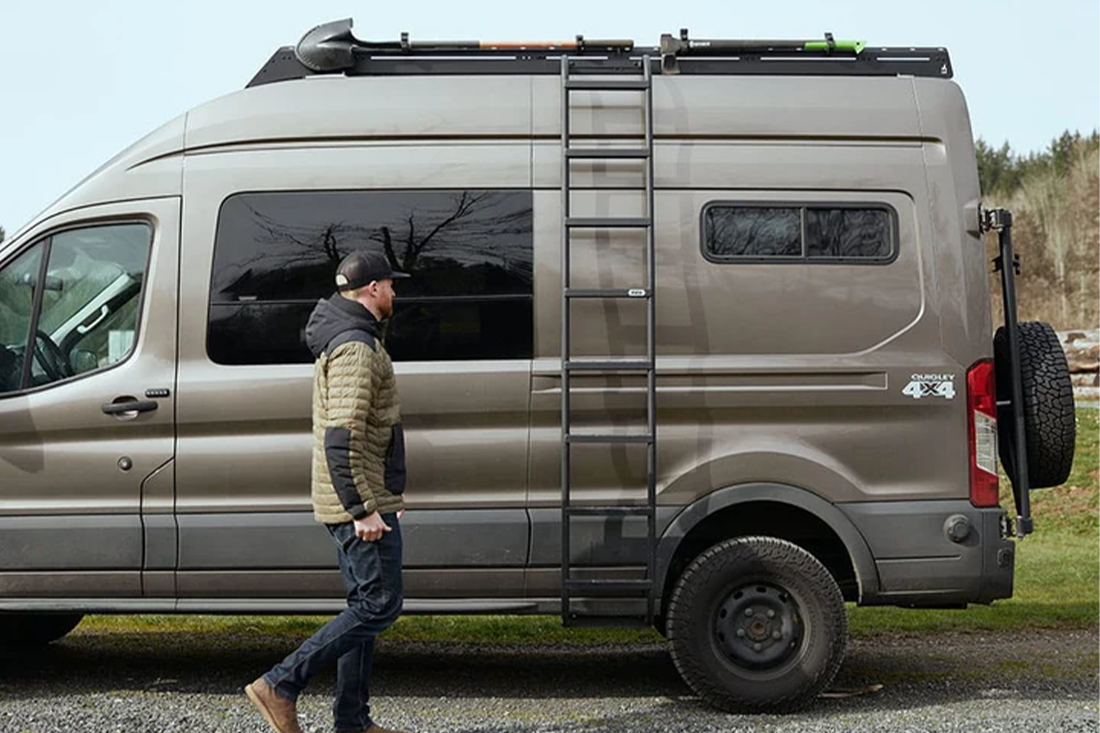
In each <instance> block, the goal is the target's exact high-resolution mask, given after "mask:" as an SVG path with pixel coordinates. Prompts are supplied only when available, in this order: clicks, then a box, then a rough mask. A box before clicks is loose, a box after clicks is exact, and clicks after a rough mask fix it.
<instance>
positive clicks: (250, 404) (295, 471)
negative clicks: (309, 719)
mask: <svg viewBox="0 0 1100 733" xmlns="http://www.w3.org/2000/svg"><path fill="white" fill-rule="evenodd" d="M350 28H351V23H350V21H343V22H339V23H332V24H327V25H324V26H319V27H318V28H315V29H314V30H312V31H310V33H308V34H307V35H306V36H305V37H304V38H303V39H302V41H301V42H300V43H299V44H298V46H297V47H288V48H282V49H279V50H278V51H277V52H276V53H275V54H274V55H273V56H272V58H271V60H270V61H268V62H267V64H265V65H264V67H263V68H262V69H261V70H260V72H259V73H258V74H257V75H256V77H255V78H254V79H253V81H252V82H251V83H250V84H249V85H248V88H246V89H244V90H242V91H240V92H236V93H234V94H230V95H228V96H226V97H223V98H220V99H216V100H214V101H212V102H209V103H207V104H205V105H202V106H200V107H197V108H196V109H193V110H191V111H189V112H188V113H186V114H185V115H183V116H181V117H179V118H178V119H176V120H173V121H172V122H169V123H168V124H166V125H165V126H164V127H162V128H160V129H159V130H157V131H155V132H153V133H152V134H150V135H149V136H147V137H146V138H144V139H142V140H140V141H138V142H137V143H135V144H134V145H133V146H132V147H130V148H129V149H127V150H125V151H124V152H122V153H121V154H120V155H118V156H117V157H116V158H114V159H113V160H111V161H109V162H108V163H107V164H105V165H104V166H103V167H102V168H100V169H99V170H98V171H96V172H95V173H93V174H92V175H91V176H89V177H88V178H87V179H86V180H84V181H83V182H82V183H80V185H78V186H77V187H76V188H74V189H73V190H72V191H70V192H69V193H67V194H66V195H65V196H63V197H62V198H61V199H60V200H59V201H58V202H57V203H55V204H54V205H53V206H51V207H50V208H49V209H47V210H46V211H45V212H43V213H42V214H41V215H39V216H38V217H37V218H35V219H34V220H33V221H32V222H30V223H29V224H28V225H27V226H26V227H24V228H23V229H22V230H21V231H20V232H18V233H17V234H16V235H15V236H14V237H13V238H12V239H11V240H10V241H7V242H5V243H4V244H3V246H2V248H0V611H2V612H3V613H2V614H0V632H2V633H3V634H4V635H5V638H4V641H3V643H4V644H12V643H16V642H18V643H22V644H28V643H32V642H46V641H49V640H52V639H55V638H58V637H60V636H62V635H64V634H65V633H67V632H68V631H69V630H70V629H71V628H73V626H74V625H75V624H76V623H77V622H78V621H79V619H80V617H81V615H82V614H86V613H154V612H155V613H199V612H201V613H255V614H283V613H288V614H296V613H328V612H333V611H336V610H337V609H338V608H340V607H341V605H342V603H343V601H342V596H343V592H342V587H341V583H340V578H339V575H338V573H337V572H336V570H335V563H334V560H333V557H332V551H331V548H330V546H329V541H328V538H327V536H326V535H325V533H324V532H321V531H320V530H319V529H318V528H317V526H316V525H315V524H314V523H313V520H312V516H311V512H310V499H309V468H310V450H311V442H310V441H311V438H310V388H311V379H310V375H311V362H310V355H309V351H308V350H307V348H306V347H305V345H304V343H303V340H302V329H303V326H304V324H305V320H306V317H307V315H308V314H309V312H310V310H311V309H312V307H313V305H314V304H315V303H316V301H317V300H318V299H319V298H322V297H325V296H327V295H329V294H330V293H331V291H332V290H333V274H334V268H335V264H336V262H337V261H338V260H339V259H340V258H341V257H342V256H344V255H345V254H347V253H348V252H349V251H351V250H353V249H356V248H372V249H377V250H378V251H381V252H384V253H385V254H386V255H387V257H389V258H390V260H391V262H393V264H394V265H395V266H397V267H398V268H399V269H401V270H403V271H406V272H410V273H412V274H413V277H412V279H410V280H408V281H404V282H403V283H402V285H401V289H400V290H399V292H398V295H399V299H398V302H397V309H396V310H397V312H396V316H395V317H394V318H393V320H392V322H391V323H390V324H389V326H388V335H387V345H388V348H389V350H390V352H391V353H392V355H393V357H394V360H395V362H396V366H395V369H396V372H397V378H398V381H399V383H400V392H401V395H402V398H403V419H404V423H405V425H406V428H407V446H408V448H407V450H408V455H409V474H408V491H407V494H406V496H407V498H408V502H409V512H408V514H407V516H406V518H405V520H404V523H403V526H404V530H405V544H406V561H405V567H406V573H405V585H406V596H407V599H408V600H407V601H406V612H407V613H509V614H511V613H516V614H522V613H541V614H545V613H561V614H562V616H563V618H564V620H565V621H566V623H569V624H582V623H588V624H622V623H640V624H647V623H651V624H655V625H656V626H657V627H658V628H659V629H660V630H661V631H662V632H663V633H665V634H666V635H667V636H668V637H669V639H670V642H671V643H670V646H671V650H672V654H673V657H674V659H675V661H676V663H677V665H678V667H679V669H680V670H681V672H682V673H683V675H684V677H685V679H686V680H687V682H688V683H689V684H690V685H691V686H692V687H693V688H694V689H695V690H696V691H697V692H698V693H699V694H700V695H701V696H703V697H704V698H705V699H707V700H708V701H710V702H711V703H713V704H715V705H718V706H720V707H723V708H725V709H731V710H732V709H740V710H760V709H770V708H785V707H790V706H794V705H797V704H799V703H803V702H806V701H807V700H811V699H812V698H813V697H814V696H815V695H816V693H817V692H818V691H820V690H821V689H822V687H823V686H825V685H826V684H828V683H829V681H830V679H831V678H832V675H833V674H834V673H835V671H836V669H837V667H838V666H839V664H840V662H841V660H842V657H843V653H844V648H845V643H846V633H847V625H846V615H845V608H844V602H845V601H849V602H854V603H859V604H862V605H876V604H879V605H882V604H886V605H903V606H929V607H945V606H950V607H962V606H965V605H966V604H969V603H990V602H991V601H994V600H996V599H999V598H1008V597H1009V596H1011V595H1012V578H1013V558H1014V554H1013V548H1014V541H1013V535H1016V534H1018V535H1019V536H1022V535H1023V534H1025V533H1026V532H1028V531H1030V522H1031V518H1030V515H1029V512H1028V509H1027V506H1028V504H1027V498H1028V494H1027V492H1028V489H1029V488H1032V487H1035V488H1037V487H1040V486H1051V485H1057V484H1058V483H1061V482H1062V481H1064V479H1065V476H1066V473H1067V472H1068V470H1069V466H1070V463H1071V461H1072V454H1073V437H1074V416H1073V398H1072V391H1071V389H1070V387H1069V379H1068V374H1067V370H1066V367H1065V359H1064V356H1063V355H1062V353H1061V350H1060V348H1059V347H1058V342H1057V340H1056V339H1055V338H1054V337H1053V333H1052V332H1051V331H1050V329H1049V327H1047V326H1045V325H1044V324H1020V325H1019V326H1017V325H1016V324H1015V296H1014V294H1013V293H1012V282H1013V280H1012V274H1013V271H1012V268H1011V267H1008V268H1001V269H1002V278H1003V282H1004V284H1005V286H1006V292H1005V294H1004V295H1005V301H1006V305H1007V306H1008V307H1006V312H1007V316H1008V319H1009V323H1008V327H1007V328H1004V329H1002V330H1001V331H1000V332H999V333H1000V336H999V338H998V339H997V340H995V339H994V333H993V324H992V323H991V316H990V285H989V276H988V273H989V269H990V263H989V261H988V259H987V256H986V253H985V247H984V245H983V239H982V232H983V230H985V229H988V228H994V229H997V230H998V231H999V233H1000V242H1001V247H1002V255H1004V257H1005V259H1003V260H1001V261H1002V262H1009V263H1011V262H1012V261H1013V255H1012V252H1011V241H1010V232H1011V228H1010V223H1011V222H1010V219H1009V215H1008V213H1007V212H1002V211H995V212H987V211H983V210H982V209H981V208H980V206H979V191H978V179H977V172H976V167H975V159H974V151H973V145H972V138H971V131H970V123H969V119H968V116H967V111H966V106H965V102H964V100H963V95H962V92H961V91H960V90H959V88H958V87H957V86H956V85H955V84H954V83H953V82H952V81H950V77H951V66H950V60H949V57H948V54H947V51H946V50H944V49H941V48H918V49H893V48H889V49H875V48H869V47H864V46H863V45H862V44H859V43H850V42H848V43H846V42H842V41H834V40H833V39H832V38H831V37H828V38H827V39H826V40H825V41H821V42H806V43H801V42H799V43H785V42H778V41H767V42H752V41H700V40H696V39H691V38H690V37H689V36H688V35H687V33H686V32H683V33H681V34H680V35H679V36H676V37H673V36H666V37H665V38H663V39H662V43H661V46H660V47H659V48H635V47H634V46H633V44H632V43H631V42H629V41H586V40H584V39H582V38H579V39H578V40H577V41H575V42H570V43H568V44H561V45H557V46H547V45H545V44H544V45H538V44H531V45H523V44H511V45H501V46H492V45H488V44H436V43H427V44H418V43H411V42H409V41H408V39H407V38H403V39H402V40H401V41H400V42H395V43H383V44H371V43H366V42H362V41H359V40H357V39H355V38H354V37H353V36H352V34H351V30H350ZM995 351H996V359H994V356H995ZM998 426H999V431H998ZM1017 447H1019V449H1017ZM1024 448H1026V450H1025V449H1024ZM998 450H999V451H1000V454H1001V458H1002V459H1003V460H1004V461H1005V463H1006V466H1007V467H1008V470H1009V474H1010V475H1012V476H1014V477H1016V478H1017V479H1018V480H1016V482H1015V486H1014V489H1015V493H1016V503H1017V506H1016V507H1015V511H1014V512H1013V518H1010V517H1009V515H1008V513H1007V512H1006V511H1005V510H1004V509H1002V508H1001V507H1000V506H998V500H997V491H998V482H997V458H998ZM563 548H564V550H565V551H564V552H563Z"/></svg>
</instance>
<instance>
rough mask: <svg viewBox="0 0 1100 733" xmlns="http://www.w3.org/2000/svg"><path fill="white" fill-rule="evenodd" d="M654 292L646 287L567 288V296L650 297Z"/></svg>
mask: <svg viewBox="0 0 1100 733" xmlns="http://www.w3.org/2000/svg"><path fill="white" fill-rule="evenodd" d="M651 295H652V293H651V292H650V291H649V290H647V289H646V288H630V289H626V290H601V289H599V288H566V289H565V297H566V298H637V299H639V300H641V299H645V298H649V297H650V296H651Z"/></svg>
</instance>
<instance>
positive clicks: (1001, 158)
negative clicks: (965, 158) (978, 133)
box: [974, 138, 1020, 194]
mask: <svg viewBox="0 0 1100 733" xmlns="http://www.w3.org/2000/svg"><path fill="white" fill-rule="evenodd" d="M974 154H975V156H976V157H977V159H978V185H979V186H980V187H981V191H982V193H983V194H989V193H992V192H993V191H1013V190H1015V189H1016V187H1017V186H1019V184H1020V169H1019V163H1018V162H1017V161H1018V159H1017V157H1016V155H1015V154H1013V152H1012V148H1011V147H1009V145H1008V142H1007V141H1006V142H1005V144H1004V145H1002V146H1001V147H1000V148H996V149H995V148H993V147H991V146H990V145H989V143H987V142H986V141H985V140H983V139H981V138H978V139H977V141H976V142H975V143H974Z"/></svg>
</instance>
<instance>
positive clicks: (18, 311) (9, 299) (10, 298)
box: [0, 242, 46, 394]
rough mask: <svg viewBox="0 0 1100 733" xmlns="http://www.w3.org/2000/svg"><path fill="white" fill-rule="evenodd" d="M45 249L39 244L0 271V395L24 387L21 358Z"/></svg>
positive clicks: (29, 326)
mask: <svg viewBox="0 0 1100 733" xmlns="http://www.w3.org/2000/svg"><path fill="white" fill-rule="evenodd" d="M45 248H46V244H45V242H39V243H38V244H36V245H34V246H33V247H31V248H30V249H28V250H26V251H25V252H23V253H22V254H21V255H19V256H18V257H16V258H15V260H13V261H12V262H10V263H8V265H7V266H6V267H4V269H3V270H0V394H4V393H6V392H15V391H16V390H18V389H20V388H21V386H22V384H23V364H24V358H23V357H24V354H25V353H26V351H27V339H28V337H29V336H30V331H31V319H32V316H33V315H34V296H35V291H36V290H37V287H36V285H37V283H38V277H39V274H40V271H41V269H42V266H41V263H42V252H43V250H44V249H45Z"/></svg>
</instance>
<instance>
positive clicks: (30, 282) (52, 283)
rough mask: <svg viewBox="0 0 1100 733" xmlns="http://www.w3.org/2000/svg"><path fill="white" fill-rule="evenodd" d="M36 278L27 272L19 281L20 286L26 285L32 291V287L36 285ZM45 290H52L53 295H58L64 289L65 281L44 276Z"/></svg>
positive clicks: (53, 276)
mask: <svg viewBox="0 0 1100 733" xmlns="http://www.w3.org/2000/svg"><path fill="white" fill-rule="evenodd" d="M37 282H38V281H37V278H35V276H34V275H32V274H30V273H29V272H28V273H27V274H26V275H24V276H23V278H22V279H21V280H20V281H19V284H20V285H26V286H27V287H28V288H30V289H31V290H34V286H35V285H36V284H37ZM45 285H46V290H52V291H54V292H55V293H60V292H61V291H62V290H63V289H64V287H65V281H64V280H62V279H61V278H59V277H57V276H56V275H46V283H45Z"/></svg>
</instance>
